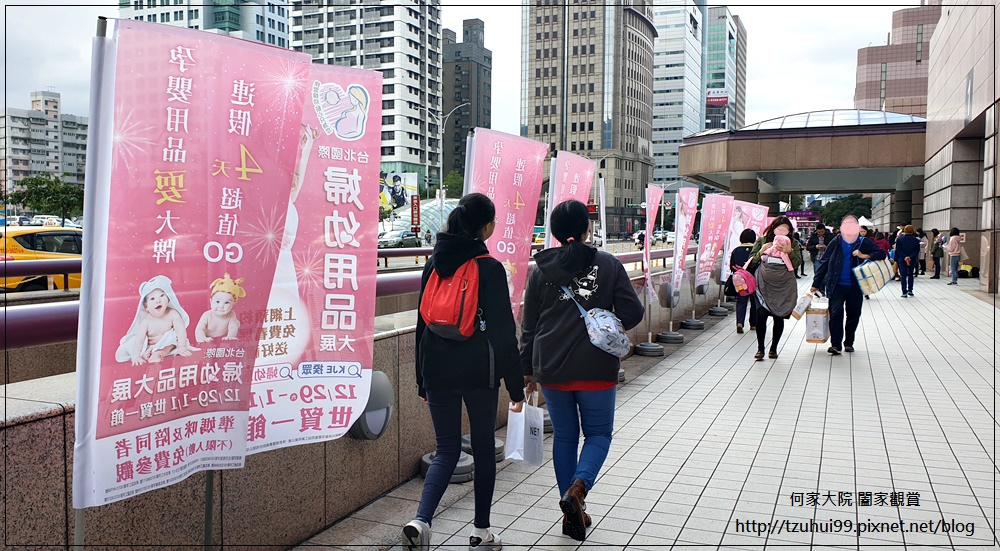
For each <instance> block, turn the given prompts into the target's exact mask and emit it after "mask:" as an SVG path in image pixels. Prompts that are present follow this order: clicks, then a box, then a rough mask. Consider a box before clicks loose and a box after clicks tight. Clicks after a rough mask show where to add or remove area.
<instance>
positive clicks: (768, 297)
mask: <svg viewBox="0 0 1000 551" xmlns="http://www.w3.org/2000/svg"><path fill="white" fill-rule="evenodd" d="M821 231H822V232H823V233H824V234H825V233H826V227H823V228H822V229H820V228H819V226H817V228H816V233H817V234H819V233H820V232H821ZM791 233H792V221H791V220H789V219H788V217H787V216H778V217H776V218H775V219H774V220H772V221H771V225H769V226H768V227H767V228H766V229H765V230H764V234H763V235H761V236H760V237H759V238H758V239H757V241H756V242H754V245H753V249H752V250H751V251H750V257H751V258H753V263H754V264H755V265H756V270H755V277H756V278H757V292H756V293H755V294H754V300H756V301H757V321H756V323H755V325H756V330H757V353H756V354H755V355H754V359H755V360H757V361H758V362H759V361H763V360H764V342H765V340H766V339H767V319H768V318H771V319H773V320H774V321H773V324H774V329H773V330H772V334H771V348H770V351H769V352H768V357H769V358H772V359H774V358H777V357H778V343H779V342H780V341H781V334H782V332H784V330H785V320H786V319H788V318H789V317H790V316H791V315H792V310H793V309H794V308H795V302H796V299H797V298H798V286H797V285H796V282H795V276H794V272H789V271H788V269H787V268H786V267H785V261H784V260H783V259H782V258H780V257H776V256H768V255H761V254H760V253H761V251H762V250H765V249H767V248H768V247H770V246H771V244H772V243H773V242H774V237H775V236H777V235H785V236H787V235H791ZM820 239H824V237H822V236H821V237H820ZM823 251H824V253H822V254H824V255H825V254H828V253H829V250H828V249H823ZM782 252H784V253H785V254H787V255H788V258H789V259H790V260H791V261H792V268H793V270H794V268H796V267H798V266H799V264H801V263H802V247H801V246H800V245H799V243H798V242H797V241H792V242H791V243H790V244H789V245H786V246H785V247H784V248H782Z"/></svg>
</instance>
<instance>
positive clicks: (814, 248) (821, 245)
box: [806, 222, 833, 273]
mask: <svg viewBox="0 0 1000 551" xmlns="http://www.w3.org/2000/svg"><path fill="white" fill-rule="evenodd" d="M831 241H833V235H830V232H828V231H826V226H824V225H823V222H816V231H814V232H813V234H812V235H810V236H809V241H807V242H806V250H807V251H809V256H810V257H811V258H812V263H813V272H814V273H815V272H816V270H817V269H818V268H819V263H820V261H821V260H822V259H823V253H824V252H826V248H827V246H828V245H829V244H830V242H831Z"/></svg>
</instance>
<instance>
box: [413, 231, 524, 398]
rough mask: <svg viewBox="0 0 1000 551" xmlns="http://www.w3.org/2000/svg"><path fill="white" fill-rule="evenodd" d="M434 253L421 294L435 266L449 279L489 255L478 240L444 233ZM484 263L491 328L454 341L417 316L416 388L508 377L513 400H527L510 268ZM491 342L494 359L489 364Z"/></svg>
mask: <svg viewBox="0 0 1000 551" xmlns="http://www.w3.org/2000/svg"><path fill="white" fill-rule="evenodd" d="M437 239H438V241H437V245H435V246H434V253H433V255H432V256H431V257H430V259H429V260H428V261H427V264H426V265H425V266H424V274H423V277H422V278H421V282H420V298H421V299H422V298H423V295H424V291H423V290H424V287H425V286H426V285H427V279H428V278H429V277H430V274H431V270H437V272H438V275H439V276H441V277H448V276H450V275H452V274H454V273H455V271H456V270H458V268H459V266H461V265H462V264H464V263H465V261H467V260H469V259H470V258H474V257H476V256H480V255H484V254H489V251H488V250H487V249H486V245H485V244H484V243H483V242H482V241H480V240H478V239H469V238H467V237H462V236H459V235H453V234H449V233H439V234H438V236H437ZM476 262H477V263H478V264H479V308H480V309H481V310H482V311H483V314H482V317H483V320H484V321H485V322H486V331H479V330H478V327H477V331H476V332H475V334H473V335H472V337H471V338H469V339H468V340H465V341H454V340H448V339H444V338H441V337H439V336H438V335H436V334H434V333H433V332H432V331H427V330H426V329H427V325H426V324H425V323H424V320H423V318H422V317H421V316H420V314H419V313H418V314H417V334H416V339H417V344H416V362H415V363H416V369H417V391H418V393H419V394H420V395H421V396H424V390H425V389H428V388H429V389H431V390H435V389H464V388H486V387H488V388H493V387H494V386H496V385H497V384H498V383H499V381H500V379H501V378H502V379H503V380H504V383H505V384H506V386H507V392H509V393H510V398H511V399H512V400H514V401H515V402H519V401H521V400H523V399H524V378H523V376H522V375H521V369H520V367H519V362H518V352H517V336H516V335H517V334H516V326H515V325H514V314H513V312H511V309H510V295H509V293H508V291H507V271H506V270H504V268H503V266H502V265H501V264H500V263H499V262H497V261H496V260H495V259H493V258H481V259H479V260H477V261H476ZM490 345H492V348H493V351H492V355H493V357H492V362H493V365H492V367H491V365H490V361H491V358H490Z"/></svg>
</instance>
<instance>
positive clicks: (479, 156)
mask: <svg viewBox="0 0 1000 551" xmlns="http://www.w3.org/2000/svg"><path fill="white" fill-rule="evenodd" d="M473 132H474V134H473V136H471V137H470V138H469V141H468V143H469V148H468V150H469V154H468V155H467V158H468V159H469V163H468V164H467V167H466V175H465V182H466V184H465V192H466V193H482V194H483V195H486V196H487V197H489V198H490V199H492V200H493V203H494V205H496V211H497V213H496V217H497V227H496V230H495V231H494V232H493V237H491V238H490V239H489V241H488V242H487V247H488V248H489V250H490V255H492V256H493V258H496V259H497V260H498V261H500V263H501V264H503V267H504V269H505V270H507V288H508V292H509V294H510V307H511V309H512V310H513V311H514V318H515V319H516V318H517V315H518V311H519V310H520V306H521V297H522V295H523V293H524V285H525V282H526V281H527V276H528V260H529V259H530V258H531V240H532V234H533V229H534V226H535V215H536V213H537V212H538V198H539V195H540V194H541V190H542V172H543V170H542V167H543V164H544V163H545V156H546V154H547V153H548V150H549V146H548V144H544V143H541V142H536V141H534V140H529V139H527V138H522V137H520V136H513V135H511V134H505V133H503V132H497V131H496V130H489V129H486V128H476V129H475V130H474V131H473Z"/></svg>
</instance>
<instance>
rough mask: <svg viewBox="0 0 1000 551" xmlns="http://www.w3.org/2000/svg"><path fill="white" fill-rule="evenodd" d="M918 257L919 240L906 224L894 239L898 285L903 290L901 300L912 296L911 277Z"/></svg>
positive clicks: (915, 268)
mask: <svg viewBox="0 0 1000 551" xmlns="http://www.w3.org/2000/svg"><path fill="white" fill-rule="evenodd" d="M919 257H920V240H919V239H917V236H916V235H915V232H914V230H913V226H911V225H909V224H907V225H906V226H904V227H903V233H902V235H900V236H899V238H897V239H896V264H897V265H898V266H899V283H900V285H901V286H902V288H903V294H902V295H900V296H902V298H909V297H912V296H913V277H914V272H915V271H916V270H917V266H918V259H919Z"/></svg>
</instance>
